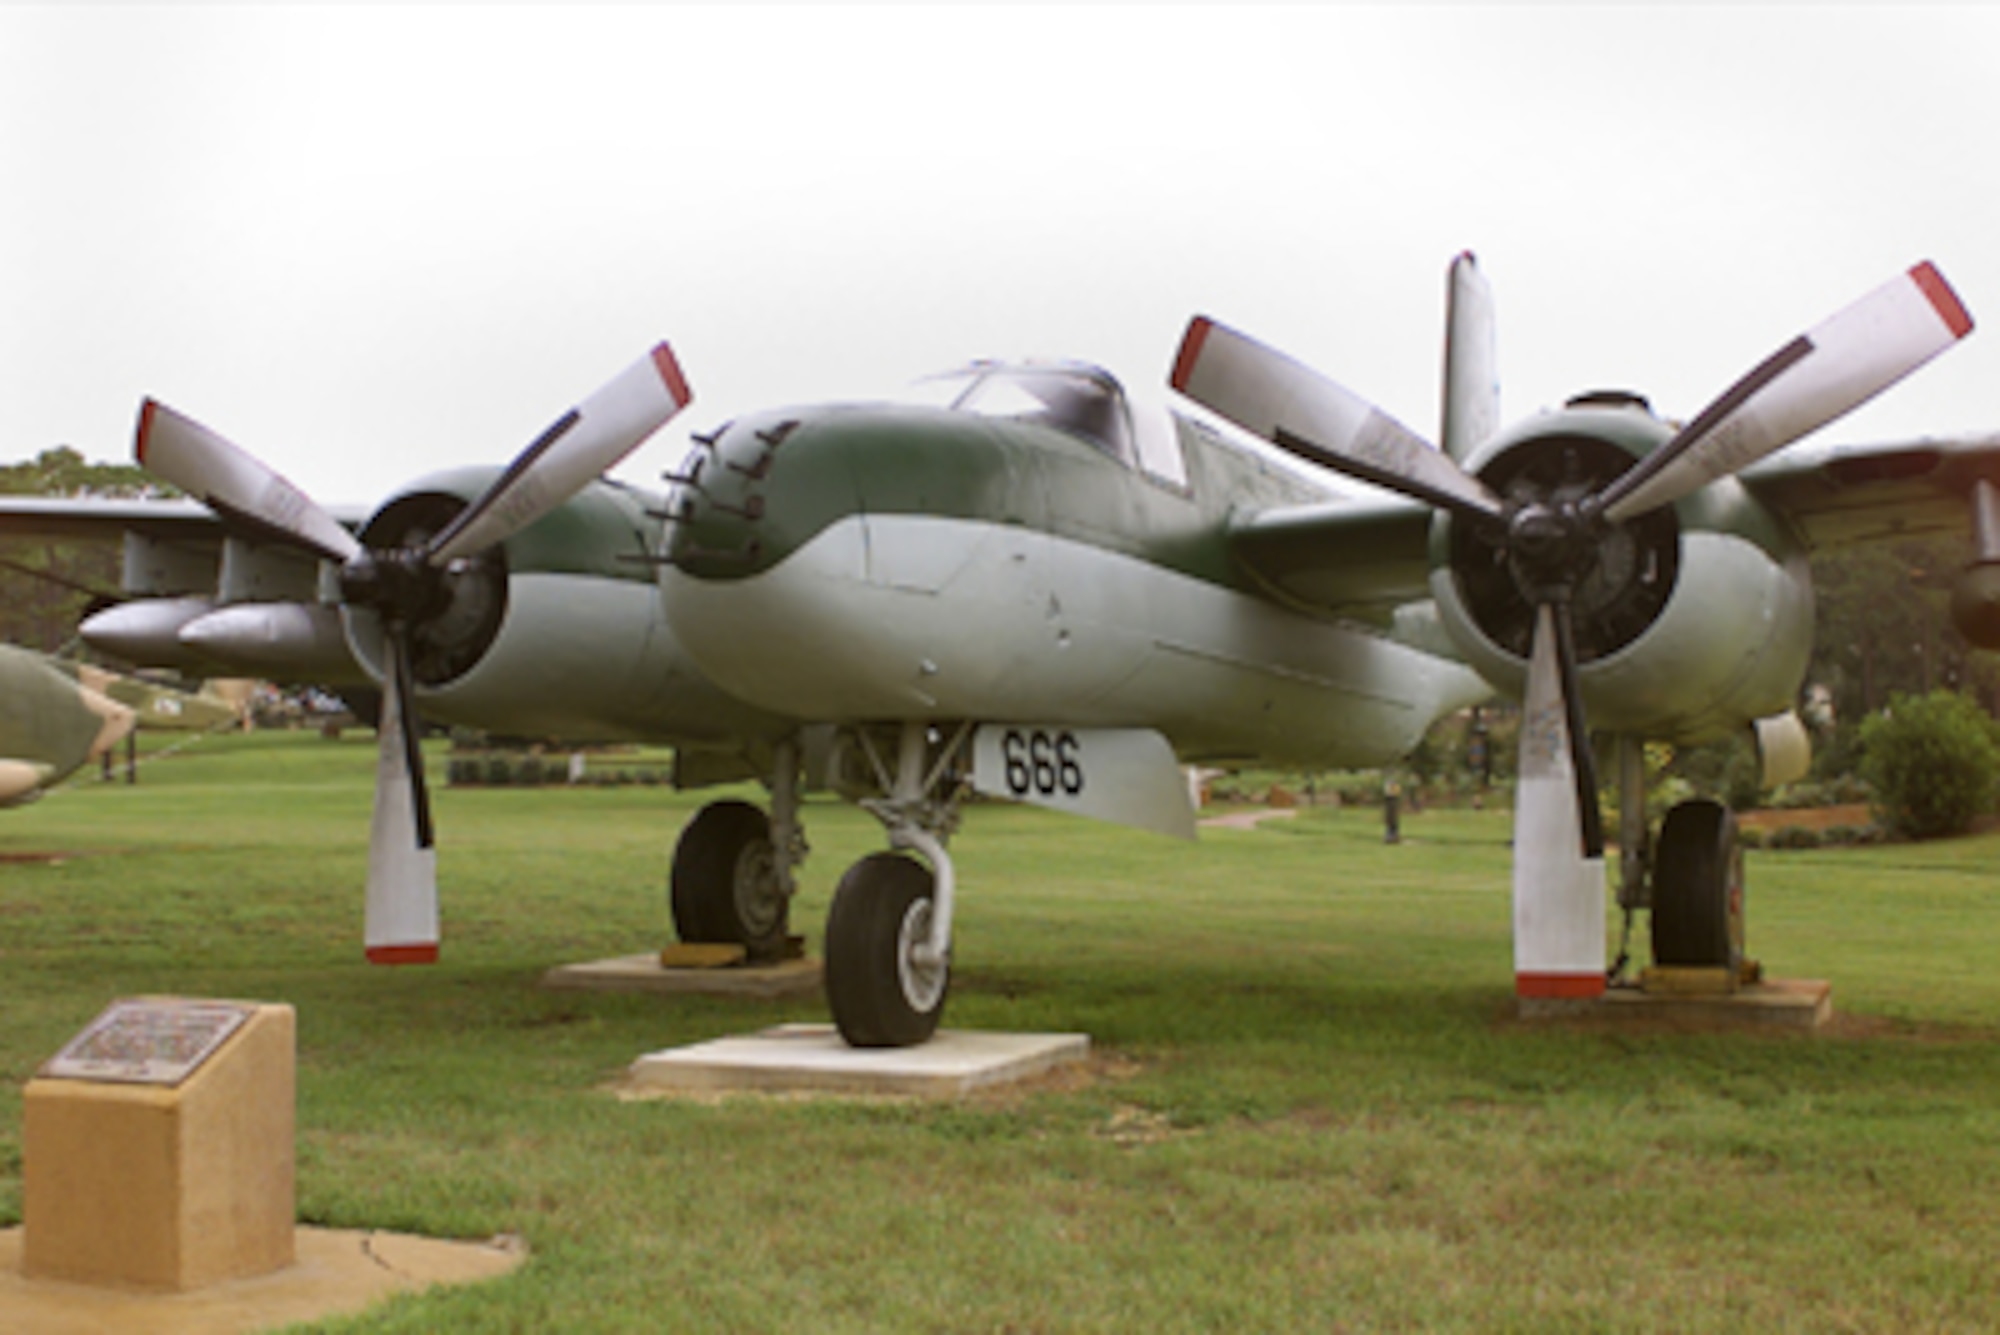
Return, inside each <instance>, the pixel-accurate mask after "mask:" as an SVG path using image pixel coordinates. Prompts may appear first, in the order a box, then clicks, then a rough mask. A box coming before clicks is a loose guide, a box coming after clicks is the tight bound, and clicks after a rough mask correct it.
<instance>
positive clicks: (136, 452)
mask: <svg viewBox="0 0 2000 1335" xmlns="http://www.w3.org/2000/svg"><path fill="white" fill-rule="evenodd" d="M159 410H160V403H159V400H157V399H147V400H145V401H144V402H143V403H141V404H140V405H139V431H138V435H137V439H136V440H135V441H134V442H133V445H132V456H133V457H134V458H136V459H137V460H138V461H139V463H140V465H141V466H142V467H143V466H144V465H145V462H146V445H147V442H149V441H150V440H151V439H152V438H153V415H154V414H155V413H157V412H159Z"/></svg>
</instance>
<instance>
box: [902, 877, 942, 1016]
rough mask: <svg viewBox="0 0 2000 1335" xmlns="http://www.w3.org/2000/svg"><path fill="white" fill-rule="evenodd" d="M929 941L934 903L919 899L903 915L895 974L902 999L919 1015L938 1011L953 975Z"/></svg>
mask: <svg viewBox="0 0 2000 1335" xmlns="http://www.w3.org/2000/svg"><path fill="white" fill-rule="evenodd" d="M930 939H931V901H930V900H928V899H920V900H918V901H917V902H915V903H914V904H911V905H910V907H909V910H908V912H906V913H904V914H903V926H902V930H901V931H900V932H898V933H897V937H896V972H897V976H898V977H899V978H900V979H901V981H902V984H903V996H904V998H905V999H906V1000H907V1001H908V1002H909V1003H910V1006H911V1008H912V1009H914V1010H917V1011H920V1012H923V1011H930V1010H933V1009H935V1008H936V1007H937V1005H938V1003H939V1002H940V1001H941V1000H942V999H943V997H944V989H945V981H946V978H947V976H948V975H949V973H950V968H949V964H948V962H947V961H946V960H943V959H940V958H938V957H937V955H936V954H935V953H933V952H932V951H931V949H930Z"/></svg>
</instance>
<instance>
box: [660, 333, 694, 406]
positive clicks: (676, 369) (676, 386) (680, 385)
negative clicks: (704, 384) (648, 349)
mask: <svg viewBox="0 0 2000 1335" xmlns="http://www.w3.org/2000/svg"><path fill="white" fill-rule="evenodd" d="M653 365H654V366H655V367H657V368H658V369H659V372H660V380H661V383H663V384H665V385H666V387H667V393H668V394H670V395H672V396H673V400H674V406H675V407H677V408H685V407H687V405H688V403H689V401H690V400H692V399H693V398H694V391H692V390H690V389H689V388H688V382H687V376H685V375H683V374H682V373H681V364H680V362H679V361H678V360H677V359H676V358H675V357H674V350H673V349H672V348H670V347H668V346H667V345H666V344H664V343H662V344H660V345H659V346H658V347H656V348H654V349H653Z"/></svg>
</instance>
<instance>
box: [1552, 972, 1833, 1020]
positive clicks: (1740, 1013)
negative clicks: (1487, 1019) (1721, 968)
mask: <svg viewBox="0 0 2000 1335" xmlns="http://www.w3.org/2000/svg"><path fill="white" fill-rule="evenodd" d="M1518 1004H1519V1014H1520V1017H1521V1018H1522V1019H1524V1020H1584V1021H1591V1022H1600V1021H1601V1022H1603V1023H1607V1024H1620V1023H1627V1022H1656V1023H1663V1024H1671V1025H1677V1026H1683V1027H1687V1028H1702V1029H1783V1030H1791V1031H1796V1032H1804V1033H1810V1032H1811V1031H1813V1030H1815V1029H1818V1028H1819V1027H1820V1026H1822V1025H1824V1024H1825V1023H1826V1022H1827V1021H1828V1020H1829V1019H1831V1018H1833V984H1831V983H1829V982H1826V981H1824V980H1823V979H1817V978H1772V979H1767V980H1765V981H1764V982H1761V983H1752V984H1749V985H1748V986H1745V987H1742V988H1739V989H1737V990H1736V991H1735V992H1731V993H1728V994H1726V995H1721V996H1700V995H1662V994H1660V993H1656V992H1644V991H1641V990H1639V989H1637V988H1615V989H1613V990H1612V991H1609V992H1606V993H1605V994H1604V995H1603V996H1602V997H1598V998H1593V999H1591V1000H1588V1001H1535V1000H1532V999H1528V998H1523V999H1522V1000H1521V1001H1520V1002H1519V1003H1518Z"/></svg>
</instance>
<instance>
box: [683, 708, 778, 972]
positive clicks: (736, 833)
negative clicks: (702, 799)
mask: <svg viewBox="0 0 2000 1335" xmlns="http://www.w3.org/2000/svg"><path fill="white" fill-rule="evenodd" d="M765 784H766V786H767V787H768V788H769V789H770V792H771V814H770V815H768V816H767V815H765V814H764V813H763V812H762V811H760V810H758V809H757V808H756V807H754V806H752V805H751V804H750V803H748V802H740V801H736V800H734V799H730V800H725V801H720V802H711V803H709V804H708V805H707V806H705V807H703V808H702V809H701V810H700V811H698V812H696V813H695V817H694V819H693V820H691V821H689V822H688V823H687V826H686V828H684V829H683V830H682V831H681V837H680V842H678V843H677V844H675V845H674V864H673V872H672V874H671V876H670V878H669V881H668V885H669V888H670V895H671V899H672V903H673V913H674V931H675V932H676V933H677V934H678V935H679V936H680V939H681V940H682V941H686V942H689V943H700V944H721V945H740V946H742V947H743V948H744V951H745V953H746V955H747V956H748V958H749V959H750V960H751V962H753V963H759V964H766V963H770V962H772V961H775V960H780V959H783V958H785V957H786V956H787V955H789V954H791V953H792V950H793V945H794V942H793V939H792V936H791V909H792V896H793V895H795V894H796V893H797V892H798V881H797V879H796V877H795V875H794V873H795V872H796V871H797V870H798V867H799V864H800V863H802V862H804V861H805V856H806V841H805V832H804V831H803V830H802V829H801V828H800V826H799V748H798V744H797V742H795V741H793V740H790V739H787V740H786V741H784V742H781V743H779V744H778V746H777V747H776V748H774V756H773V761H772V772H771V776H770V777H769V778H768V779H766V780H765Z"/></svg>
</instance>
